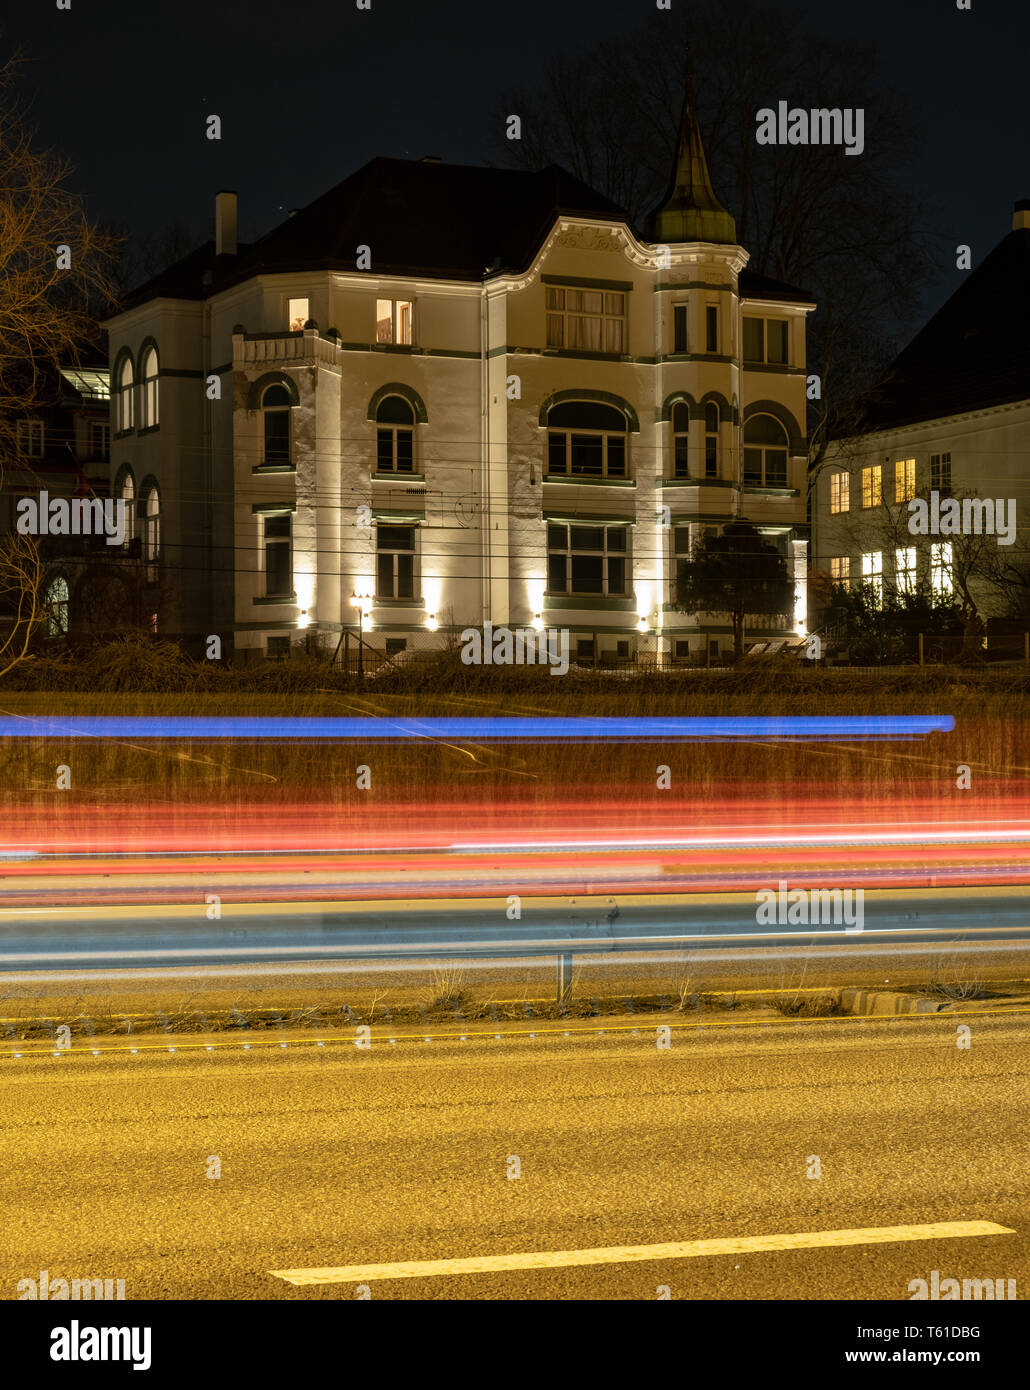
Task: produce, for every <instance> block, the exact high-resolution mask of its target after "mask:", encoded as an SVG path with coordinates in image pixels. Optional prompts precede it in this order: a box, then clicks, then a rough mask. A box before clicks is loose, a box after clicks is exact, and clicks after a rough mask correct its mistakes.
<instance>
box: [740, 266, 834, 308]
mask: <svg viewBox="0 0 1030 1390" xmlns="http://www.w3.org/2000/svg"><path fill="white" fill-rule="evenodd" d="M738 283H739V288H740V297H741V299H775V300H781V301H782V302H783V303H784V304H815V303H816V302H817V301H816V299H815V296H814V295H812V294H810V293H809V292H808V290H799V289H798V287H797V286H796V285H788V284H786V283H785V282H784V281H783V280H773V279H772V278H771V277H770V276H768V275H759V274H758V272H757V271H756V270H742V271H741V272H740V276H739V282H738Z"/></svg>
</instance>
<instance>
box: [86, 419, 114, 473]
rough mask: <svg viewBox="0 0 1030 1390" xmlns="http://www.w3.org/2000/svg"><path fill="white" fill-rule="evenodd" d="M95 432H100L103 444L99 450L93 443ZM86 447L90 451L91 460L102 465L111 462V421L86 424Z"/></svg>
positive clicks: (96, 421)
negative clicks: (97, 461) (95, 460)
mask: <svg viewBox="0 0 1030 1390" xmlns="http://www.w3.org/2000/svg"><path fill="white" fill-rule="evenodd" d="M94 431H99V433H100V439H101V444H100V447H99V449H98V448H97V446H96V445H95V444H94V443H93V434H94ZM86 447H87V449H88V450H89V457H90V458H91V459H98V460H99V461H100V462H101V463H110V461H111V422H110V420H88V421H87V422H86Z"/></svg>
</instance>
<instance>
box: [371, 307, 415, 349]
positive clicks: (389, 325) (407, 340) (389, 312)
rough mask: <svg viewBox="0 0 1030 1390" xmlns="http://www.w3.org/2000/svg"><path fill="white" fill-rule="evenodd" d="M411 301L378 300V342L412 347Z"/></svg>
mask: <svg viewBox="0 0 1030 1390" xmlns="http://www.w3.org/2000/svg"><path fill="white" fill-rule="evenodd" d="M411 320H412V302H411V300H410V299H377V300H376V342H377V343H396V344H399V345H401V346H405V345H406V346H409V347H410V345H411Z"/></svg>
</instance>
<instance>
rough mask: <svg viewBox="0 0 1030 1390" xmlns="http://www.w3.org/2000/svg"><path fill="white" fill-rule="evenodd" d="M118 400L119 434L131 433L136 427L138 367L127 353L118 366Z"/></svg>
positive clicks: (116, 414)
mask: <svg viewBox="0 0 1030 1390" xmlns="http://www.w3.org/2000/svg"><path fill="white" fill-rule="evenodd" d="M116 394H117V402H116V405H115V418H116V420H117V424H118V429H117V431H116V433H117V434H131V433H132V431H133V430H134V429H135V428H136V401H135V397H136V369H135V367H134V365H133V361H132V358H131V357H130V356H129V355H128V354H126V356H125V357H124V358H123V359H122V364H121V366H120V367H119V368H118V385H117V390H116Z"/></svg>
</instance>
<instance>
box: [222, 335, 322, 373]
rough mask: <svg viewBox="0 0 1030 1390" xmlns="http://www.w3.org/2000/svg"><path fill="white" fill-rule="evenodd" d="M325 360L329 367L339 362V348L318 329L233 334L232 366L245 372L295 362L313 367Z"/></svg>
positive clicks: (297, 364)
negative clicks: (295, 331)
mask: <svg viewBox="0 0 1030 1390" xmlns="http://www.w3.org/2000/svg"><path fill="white" fill-rule="evenodd" d="M316 362H325V363H326V364H327V365H328V366H333V367H335V366H337V365H338V364H339V349H338V348H337V346H336V343H335V342H334V340H333V339H331V338H323V337H321V336H320V335H319V332H318V329H317V328H305V329H303V330H302V331H301V332H298V333H239V332H238V333H234V334H233V335H232V363H233V368H234V369H236V370H238V371H244V370H246V368H247V367H262V366H265V365H267V366H270V367H271V366H277V367H281V366H283V365H284V364H285V363H292V364H293V365H294V366H298V367H300V366H305V367H311V366H314V365H315V363H316Z"/></svg>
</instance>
